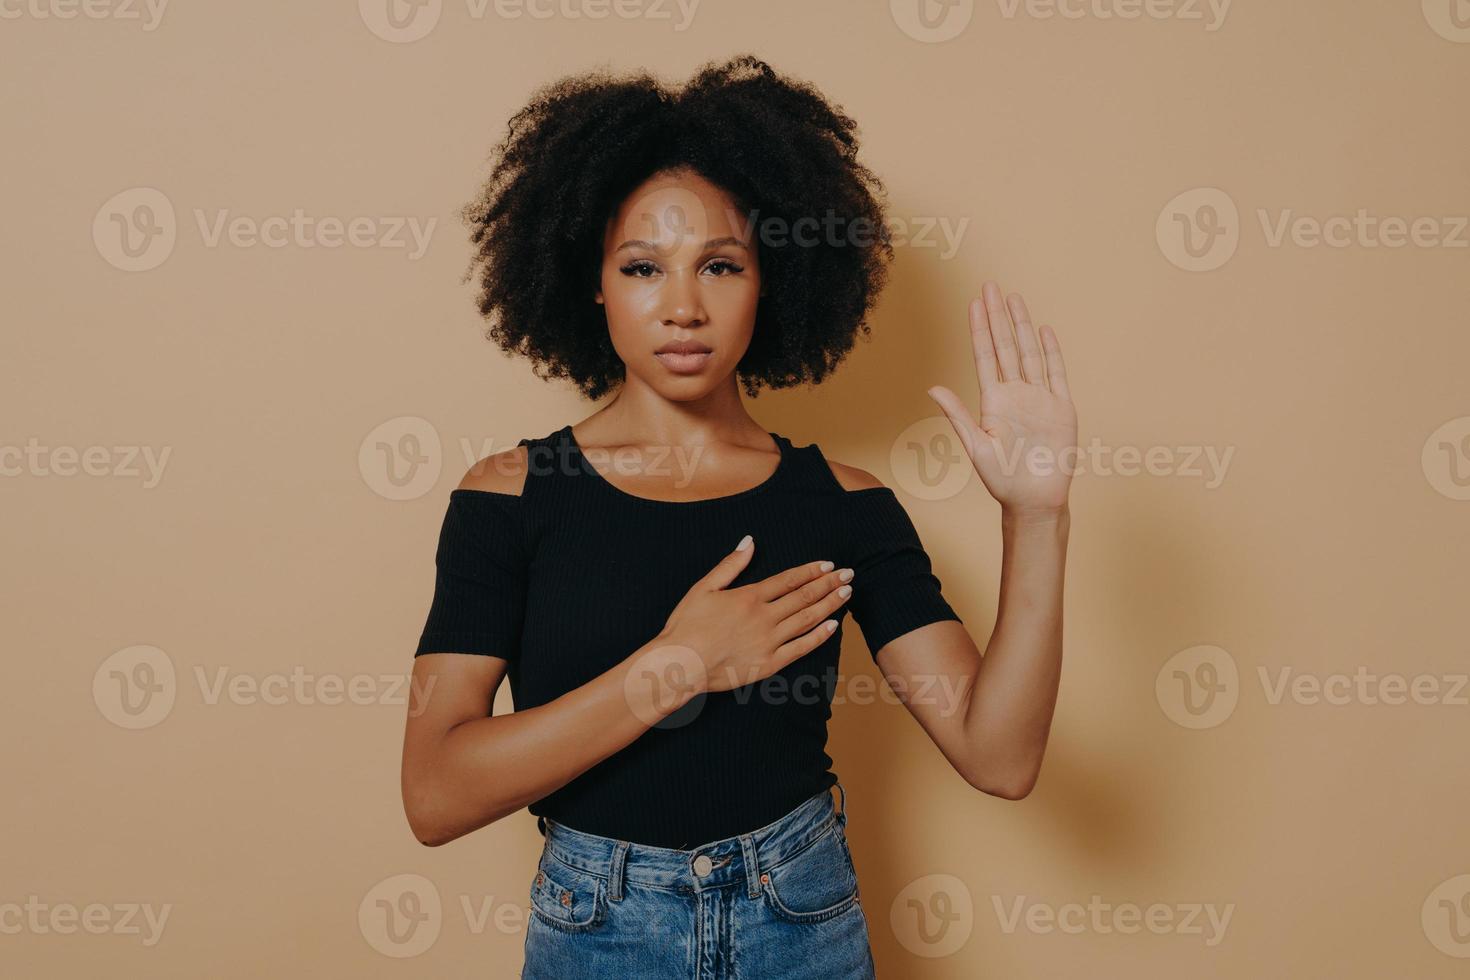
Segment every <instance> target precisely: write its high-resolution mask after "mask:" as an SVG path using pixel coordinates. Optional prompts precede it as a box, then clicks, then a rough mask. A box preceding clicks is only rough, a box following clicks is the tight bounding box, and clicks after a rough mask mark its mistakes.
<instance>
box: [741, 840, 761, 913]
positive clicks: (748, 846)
mask: <svg viewBox="0 0 1470 980" xmlns="http://www.w3.org/2000/svg"><path fill="white" fill-rule="evenodd" d="M740 850H741V852H742V853H743V854H744V855H745V885H746V889H745V890H746V894H748V895H749V896H750V897H751V898H760V897H761V862H760V857H759V851H758V849H757V848H756V846H755V838H754V837H752V836H751V835H750V834H741V835H740Z"/></svg>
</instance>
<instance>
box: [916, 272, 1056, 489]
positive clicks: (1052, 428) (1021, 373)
mask: <svg viewBox="0 0 1470 980" xmlns="http://www.w3.org/2000/svg"><path fill="white" fill-rule="evenodd" d="M1008 309H1009V313H1007V310H1008ZM1012 321H1014V323H1015V328H1014V332H1013V331H1012ZM970 341H971V346H972V347H973V349H974V353H975V373H976V375H977V376H978V377H979V381H980V420H979V421H978V422H977V421H976V420H975V419H974V418H973V417H971V415H970V412H969V410H968V409H966V408H965V403H964V402H963V401H961V400H960V398H959V396H958V395H956V394H955V393H954V392H953V391H950V390H949V389H948V388H945V387H943V386H941V385H935V386H934V387H932V388H930V389H929V396H930V397H931V398H933V399H934V400H935V401H936V402H937V403H938V404H939V407H940V408H941V409H942V410H943V411H944V414H945V416H946V417H947V418H948V419H949V421H950V424H951V425H953V426H954V429H955V433H956V434H957V435H958V436H959V438H960V442H961V443H962V444H963V445H964V447H965V452H966V453H968V454H969V457H970V462H972V463H973V464H974V466H975V471H976V472H977V473H979V474H980V479H981V481H982V482H983V483H984V484H985V488H986V489H987V490H989V491H990V494H991V496H993V497H994V498H995V499H996V501H997V502H998V503H999V504H1000V505H1001V509H1002V510H1004V511H1006V512H1008V513H1010V514H1012V515H1016V516H1030V515H1037V514H1055V513H1059V512H1061V511H1063V510H1065V509H1066V506H1067V492H1068V490H1069V489H1070V487H1071V483H1072V474H1073V472H1075V471H1076V468H1077V410H1076V408H1075V407H1074V406H1073V404H1072V393H1071V390H1070V389H1069V388H1068V387H1067V371H1066V366H1065V365H1064V364H1063V362H1062V348H1061V344H1059V343H1058V342H1057V335H1056V332H1055V331H1053V330H1052V329H1051V327H1049V326H1046V325H1044V324H1043V325H1042V327H1041V342H1040V343H1039V344H1038V343H1037V334H1036V331H1035V330H1033V328H1032V326H1031V314H1030V311H1028V310H1027V309H1026V303H1025V301H1024V300H1022V299H1021V294H1020V293H1012V294H1011V296H1010V299H1009V302H1008V303H1007V302H1003V301H1002V299H1001V291H1000V286H999V285H997V284H996V283H994V282H989V281H987V282H986V283H985V284H984V285H983V286H982V287H981V296H980V297H979V298H977V299H973V300H971V301H970ZM1043 351H1044V352H1045V353H1044V355H1043Z"/></svg>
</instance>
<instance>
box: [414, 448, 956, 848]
mask: <svg viewBox="0 0 1470 980" xmlns="http://www.w3.org/2000/svg"><path fill="white" fill-rule="evenodd" d="M770 435H771V436H772V438H773V439H775V440H776V442H777V444H778V445H779V446H780V450H781V460H780V463H779V464H778V466H777V468H776V471H775V473H774V474H772V475H771V476H770V477H769V478H768V479H767V480H766V481H765V482H764V483H761V484H760V485H758V486H755V487H752V488H750V489H748V490H743V491H740V492H738V493H733V494H728V495H726V496H723V497H714V498H709V499H705V500H693V501H661V500H650V499H648V498H645V497H638V496H634V495H632V494H629V493H627V492H625V491H623V490H620V489H618V488H617V487H616V486H614V485H613V484H612V483H611V482H609V481H608V480H607V479H605V478H604V477H602V476H601V475H600V474H598V472H597V471H596V469H594V468H593V467H592V464H591V463H590V462H588V461H587V459H586V458H585V457H584V456H583V455H582V453H581V450H580V448H579V447H578V446H577V443H576V440H575V438H574V437H573V435H572V427H571V426H570V425H567V426H564V427H562V428H561V429H558V430H557V431H556V432H553V433H552V434H550V435H548V436H544V437H542V438H539V439H522V440H520V442H519V443H518V444H517V445H524V446H528V447H529V449H528V471H527V475H526V481H525V485H524V488H523V490H522V492H521V494H520V495H519V496H517V495H515V494H507V493H497V492H493V491H485V490H464V489H457V490H454V491H452V492H451V493H450V495H449V506H448V510H447V512H446V513H445V516H444V524H443V528H442V530H441V532H440V536H439V547H438V553H437V556H436V562H437V566H438V573H437V576H436V580H435V588H434V599H433V603H432V605H431V607H430V609H429V614H428V621H427V623H426V624H425V626H424V631H423V635H422V637H421V638H420V640H419V645H418V650H417V652H416V653H415V654H414V655H415V656H419V655H421V654H425V653H469V654H482V655H488V656H495V657H501V658H503V659H504V660H506V661H507V662H508V664H509V666H508V668H507V677H508V679H509V681H510V690H511V698H512V702H513V704H514V705H515V709H516V710H517V711H520V710H522V709H525V708H530V707H534V706H536V705H540V704H545V703H547V702H549V701H552V700H554V699H555V698H557V697H559V696H560V695H562V694H565V693H566V692H567V691H569V690H572V689H574V688H577V687H580V686H582V685H583V684H586V683H587V682H588V681H590V680H592V679H593V678H595V677H597V676H598V675H599V674H602V673H604V672H606V671H608V670H610V669H612V668H613V667H614V666H616V665H617V664H618V663H620V662H621V661H623V660H626V659H627V658H628V657H629V656H630V655H632V653H633V652H634V651H635V650H637V649H638V648H639V647H641V646H642V645H643V644H645V643H647V642H648V641H649V640H651V639H653V638H654V637H655V636H657V635H658V633H659V632H660V631H661V630H662V629H663V627H664V624H665V623H666V622H667V620H668V616H669V613H670V612H672V611H673V608H674V606H675V605H676V604H677V603H678V602H679V600H680V599H682V598H683V597H684V595H685V593H687V592H688V591H689V589H690V587H691V586H693V584H694V582H695V581H696V580H697V579H699V578H701V577H702V576H704V575H705V574H707V573H708V572H709V571H710V569H711V568H713V567H714V565H715V564H716V563H717V562H718V561H719V560H720V559H721V558H723V557H725V556H726V555H727V554H729V553H730V552H731V551H732V550H733V549H734V548H735V545H736V544H737V543H738V542H739V540H740V538H741V537H742V536H743V535H745V534H747V533H749V534H751V535H752V536H753V537H754V539H755V554H754V556H753V557H752V558H751V560H750V563H749V565H747V567H746V568H745V569H744V570H743V571H742V572H741V573H740V575H739V576H738V577H737V578H736V579H735V580H734V582H732V583H731V587H736V586H741V585H746V584H748V583H750V582H755V581H758V580H760V579H763V578H766V577H768V576H770V575H774V574H775V573H777V572H779V571H782V570H784V569H787V568H791V567H792V566H793V565H800V564H803V563H805V562H809V561H815V560H821V559H829V560H831V561H833V562H835V563H836V567H837V568H844V567H849V568H852V569H853V570H854V576H853V580H852V587H853V594H852V596H851V597H849V599H848V600H847V602H846V603H845V604H844V605H843V606H842V611H841V613H839V614H838V616H839V618H838V628H837V630H836V631H835V632H834V633H833V634H832V636H830V637H829V638H828V639H827V640H826V641H824V642H823V643H822V644H821V646H819V647H817V648H816V649H815V650H813V651H812V652H811V653H809V654H807V655H806V656H804V657H801V658H799V659H798V660H796V661H795V662H793V663H791V664H789V665H787V666H786V667H785V668H784V669H782V670H780V671H778V672H777V673H776V674H774V675H772V676H771V677H770V678H768V679H766V680H763V681H757V682H755V683H753V684H749V685H746V686H745V687H742V688H737V689H735V690H733V691H718V692H714V693H710V694H707V695H703V696H700V697H696V698H695V699H693V700H692V701H690V702H689V703H688V704H687V705H685V706H684V707H683V708H681V709H679V711H677V712H675V713H674V714H673V715H670V716H669V717H668V718H667V719H665V720H664V721H663V722H661V723H660V724H659V725H656V726H655V727H653V728H650V729H649V730H648V731H646V732H644V733H643V734H642V735H641V736H639V737H638V738H637V739H636V740H634V741H633V742H632V743H631V744H629V745H628V746H626V747H624V748H623V749H621V750H620V751H618V752H616V753H614V754H613V755H611V756H609V757H608V758H607V759H604V760H603V761H602V762H600V763H599V764H597V765H595V766H593V767H592V768H591V769H589V770H587V771H586V772H584V773H582V774H581V775H580V776H578V777H576V778H575V779H573V780H572V781H571V782H570V783H567V784H566V785H565V786H562V787H561V788H559V789H557V790H555V791H553V792H552V793H550V794H549V795H547V796H545V797H543V798H541V799H540V800H537V801H536V802H535V803H532V804H531V805H530V807H529V809H530V811H531V812H532V813H534V814H538V815H544V816H547V817H550V818H551V819H553V820H557V821H559V822H561V823H563V824H566V825H567V826H569V827H571V828H573V829H575V830H580V831H584V832H586V833H590V834H598V835H600V836H603V837H611V838H614V839H617V840H626V841H631V842H633V843H638V844H652V845H655V846H659V847H673V848H681V849H691V848H695V847H698V846H699V845H701V844H705V843H708V842H709V841H713V840H718V839H721V838H724V837H732V836H735V835H737V834H742V833H745V832H747V831H751V830H755V829H756V828H758V827H762V826H765V825H766V824H768V823H771V822H772V821H774V820H776V819H777V818H779V817H781V816H782V815H784V814H785V813H787V812H788V811H790V810H792V809H793V808H795V807H796V806H797V805H798V804H800V803H801V802H802V801H803V800H805V799H807V798H808V797H810V796H812V795H814V794H816V793H818V792H821V791H822V790H823V789H826V788H827V787H829V786H831V785H832V784H833V783H834V782H836V780H837V777H836V776H835V775H834V774H833V773H832V772H831V770H830V768H829V767H830V766H831V764H832V759H831V757H830V756H828V755H827V753H826V752H825V751H824V749H825V746H826V744H827V719H828V718H830V717H831V714H832V711H831V704H832V697H833V694H834V693H835V689H836V685H837V682H838V679H839V678H838V672H837V662H838V651H839V648H840V646H841V641H842V625H841V624H842V621H843V620H844V619H845V618H846V613H847V612H849V611H850V612H851V613H852V616H853V619H855V620H856V621H857V624H858V626H859V627H861V629H862V633H863V638H864V639H865V640H866V641H867V645H868V649H869V651H870V652H871V653H872V654H873V655H876V654H877V651H878V650H879V649H880V648H881V647H882V646H883V645H884V644H886V643H888V642H889V641H890V640H892V639H894V638H895V637H898V636H901V635H903V634H904V633H907V632H909V631H910V630H914V629H917V628H919V627H920V626H924V625H926V624H928V623H933V622H937V621H939V620H945V619H952V620H955V621H960V617H959V616H958V615H957V614H956V613H955V611H954V610H953V609H952V608H951V607H950V605H949V603H948V602H946V601H945V599H944V597H943V595H942V594H941V592H940V582H939V579H938V578H937V577H936V576H935V575H934V574H933V572H932V570H931V567H930V562H929V557H928V555H927V554H926V553H925V551H924V547H923V544H922V543H921V542H920V540H919V536H918V533H917V531H916V530H915V529H914V525H913V523H912V521H910V520H909V517H908V514H907V513H905V511H904V509H903V506H902V505H901V504H900V503H899V501H898V498H897V496H895V494H894V492H893V491H892V490H891V489H890V488H888V487H872V488H869V489H864V490H845V489H844V488H843V487H842V485H841V484H840V483H838V482H837V478H836V477H835V476H833V475H832V471H831V469H830V467H829V466H828V465H827V461H826V460H825V459H824V458H823V455H822V451H821V449H820V448H819V447H818V446H817V445H816V444H815V443H813V444H811V445H808V446H801V447H795V446H793V445H792V444H791V442H790V441H789V440H788V439H786V438H785V437H783V436H779V435H777V434H775V433H771V434H770ZM677 464H678V459H677V458H676V457H673V456H670V457H669V460H668V461H667V465H668V466H669V467H670V468H671V471H672V472H674V473H678V472H679V470H678V469H677ZM843 681H844V682H845V681H846V678H843Z"/></svg>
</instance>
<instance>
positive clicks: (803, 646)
mask: <svg viewBox="0 0 1470 980" xmlns="http://www.w3.org/2000/svg"><path fill="white" fill-rule="evenodd" d="M835 632H837V620H836V619H824V620H822V622H820V623H818V624H817V625H816V626H814V627H813V628H812V629H811V630H809V631H807V632H806V633H803V634H802V635H801V636H798V637H797V638H796V639H794V640H788V641H787V642H785V643H783V644H781V645H780V646H778V647H777V648H776V652H775V654H774V660H775V665H776V666H775V669H774V670H772V671H771V673H773V674H774V673H775V672H776V671H778V670H781V669H783V668H785V667H787V666H789V665H791V664H792V663H794V662H795V661H797V660H800V659H801V658H802V657H805V656H806V655H807V654H809V653H811V652H812V651H813V650H815V649H816V648H817V647H819V646H821V645H822V644H823V643H826V642H827V640H828V638H829V637H831V635H832V634H833V633H835Z"/></svg>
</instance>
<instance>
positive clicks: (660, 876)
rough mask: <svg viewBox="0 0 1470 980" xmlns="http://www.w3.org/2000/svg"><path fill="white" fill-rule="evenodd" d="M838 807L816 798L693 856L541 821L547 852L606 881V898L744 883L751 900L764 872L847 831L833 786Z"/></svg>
mask: <svg viewBox="0 0 1470 980" xmlns="http://www.w3.org/2000/svg"><path fill="white" fill-rule="evenodd" d="M835 785H836V787H837V792H838V794H839V796H840V798H841V805H840V806H834V805H833V802H832V793H831V790H830V788H828V789H824V790H822V791H821V792H820V793H816V794H814V795H812V796H810V797H808V798H807V799H806V801H805V802H803V803H801V804H800V805H799V806H797V807H796V809H794V810H792V811H790V812H789V813H787V814H786V815H785V816H783V817H779V818H778V819H776V820H774V821H772V822H771V823H768V824H766V825H765V826H764V827H759V828H757V829H755V830H752V831H750V832H748V833H744V834H738V835H736V836H734V837H726V838H724V839H722V840H717V841H711V842H709V843H708V844H701V845H700V846H699V847H696V848H693V849H691V850H687V851H686V850H677V849H674V848H669V847H655V846H653V845H651V844H634V843H631V842H629V841H623V840H614V839H613V838H611V837H599V836H598V835H596V834H588V833H584V832H582V831H580V830H573V829H572V828H571V827H568V826H566V825H565V824H560V823H557V822H556V821H555V820H552V819H551V818H550V817H543V818H541V820H540V822H539V823H540V824H541V825H543V826H544V828H545V829H544V830H543V831H542V833H543V834H544V835H545V837H546V844H545V850H547V851H549V852H550V853H551V855H552V857H554V858H556V860H558V861H560V862H562V863H563V864H566V865H569V866H570V867H573V868H576V869H577V870H579V871H583V872H586V873H587V874H593V875H597V876H599V877H603V878H606V879H607V882H608V898H609V899H611V900H612V901H615V902H616V901H621V900H622V898H623V884H624V882H628V881H631V882H636V883H638V884H643V885H653V886H656V887H660V888H682V889H686V890H688V891H706V890H708V889H712V888H721V887H724V886H726V885H729V884H731V883H732V882H738V881H740V880H741V879H744V881H745V884H746V889H747V893H748V894H749V895H750V897H751V898H758V897H759V896H760V894H761V873H762V869H763V868H773V867H775V866H776V865H778V864H780V863H781V862H782V861H784V860H786V859H787V858H788V857H791V856H792V855H793V854H796V853H797V852H798V851H801V850H802V849H803V848H805V847H806V846H807V845H809V844H811V843H812V842H813V841H815V840H816V839H817V838H819V837H821V836H822V835H823V834H824V833H826V832H827V831H828V830H829V829H831V828H832V827H833V826H834V825H835V826H836V827H838V828H844V827H846V826H847V791H846V790H845V789H843V787H842V783H841V782H837V783H835Z"/></svg>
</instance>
